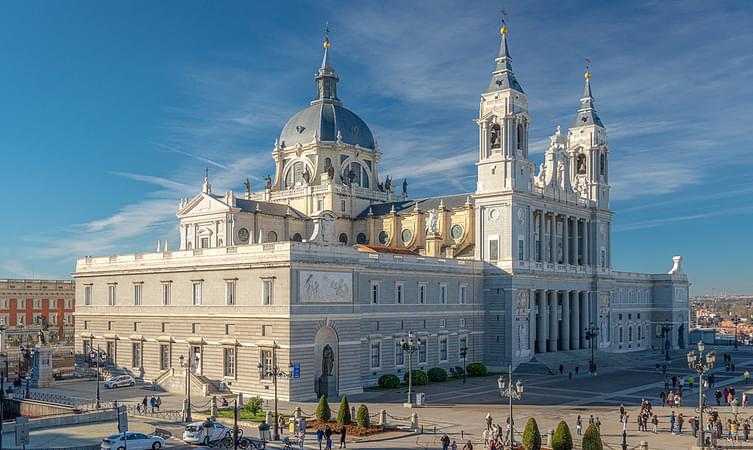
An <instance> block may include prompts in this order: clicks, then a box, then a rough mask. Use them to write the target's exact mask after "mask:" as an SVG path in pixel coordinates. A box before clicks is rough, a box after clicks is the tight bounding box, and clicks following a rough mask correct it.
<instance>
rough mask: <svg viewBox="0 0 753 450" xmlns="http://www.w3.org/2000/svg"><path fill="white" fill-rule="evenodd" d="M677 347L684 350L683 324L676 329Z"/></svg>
mask: <svg viewBox="0 0 753 450" xmlns="http://www.w3.org/2000/svg"><path fill="white" fill-rule="evenodd" d="M677 346H678V347H679V348H685V324H682V325H680V327H679V328H678V329H677Z"/></svg>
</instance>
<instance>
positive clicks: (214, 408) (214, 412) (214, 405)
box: [210, 395, 217, 417]
mask: <svg viewBox="0 0 753 450" xmlns="http://www.w3.org/2000/svg"><path fill="white" fill-rule="evenodd" d="M210 415H211V416H213V417H217V396H216V395H213V396H212V410H211V412H210Z"/></svg>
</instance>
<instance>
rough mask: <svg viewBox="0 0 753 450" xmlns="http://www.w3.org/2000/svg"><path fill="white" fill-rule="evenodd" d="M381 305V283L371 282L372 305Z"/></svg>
mask: <svg viewBox="0 0 753 450" xmlns="http://www.w3.org/2000/svg"><path fill="white" fill-rule="evenodd" d="M378 303H379V282H376V281H372V282H371V304H373V305H376V304H378Z"/></svg>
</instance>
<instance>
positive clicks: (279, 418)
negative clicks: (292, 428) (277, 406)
mask: <svg viewBox="0 0 753 450" xmlns="http://www.w3.org/2000/svg"><path fill="white" fill-rule="evenodd" d="M277 428H279V430H280V436H282V434H283V430H284V429H285V417H283V415H282V414H280V415H279V416H277Z"/></svg>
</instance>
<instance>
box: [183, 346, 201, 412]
mask: <svg viewBox="0 0 753 450" xmlns="http://www.w3.org/2000/svg"><path fill="white" fill-rule="evenodd" d="M179 359H180V367H182V368H184V369H186V416H185V418H184V420H185V421H186V422H189V423H190V422H193V416H192V415H191V371H192V370H193V369H194V368H195V367H196V366H197V365H198V363H199V357H198V356H194V358H193V359H192V358H188V359H187V360H186V359H185V358H184V357H183V355H180V358H179Z"/></svg>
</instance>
